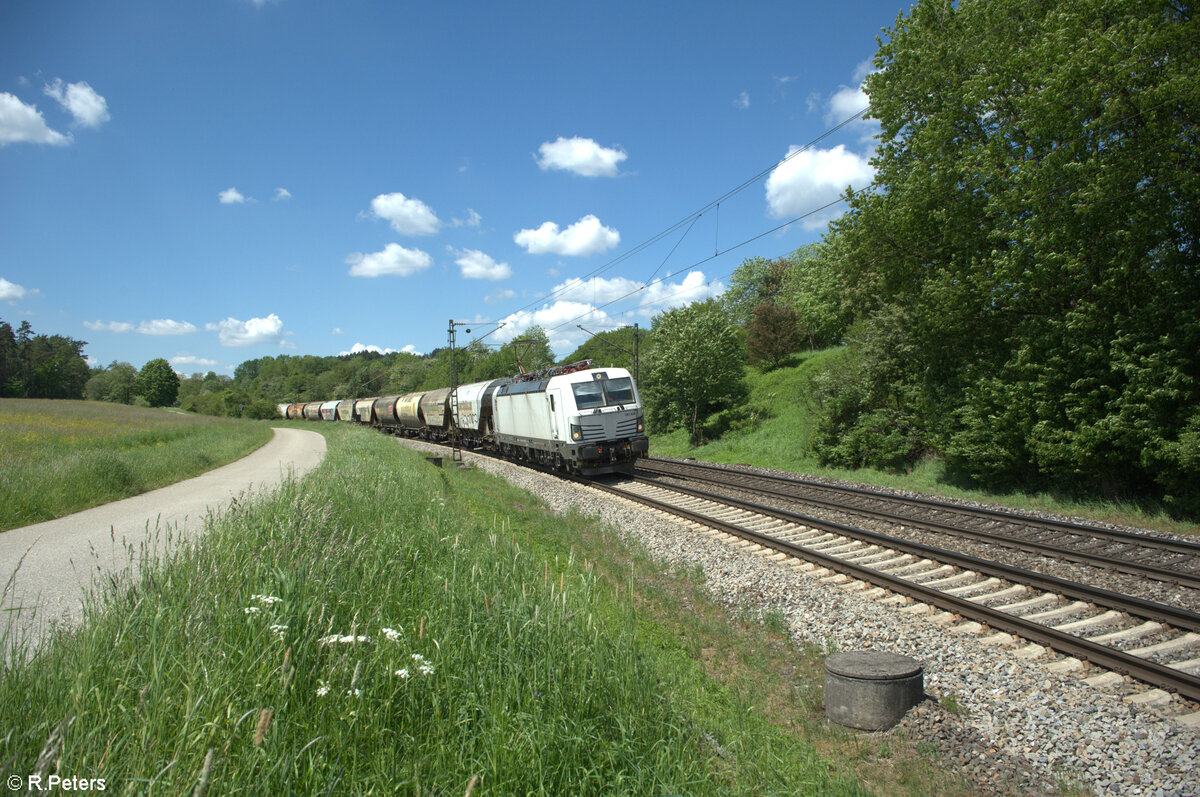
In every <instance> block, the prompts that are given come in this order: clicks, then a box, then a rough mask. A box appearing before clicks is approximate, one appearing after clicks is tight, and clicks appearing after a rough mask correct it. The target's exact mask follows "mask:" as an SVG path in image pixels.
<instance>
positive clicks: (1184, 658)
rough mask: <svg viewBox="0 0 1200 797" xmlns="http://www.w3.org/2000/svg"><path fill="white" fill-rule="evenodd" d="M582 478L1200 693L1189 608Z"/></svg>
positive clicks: (636, 484)
mask: <svg viewBox="0 0 1200 797" xmlns="http://www.w3.org/2000/svg"><path fill="white" fill-rule="evenodd" d="M589 484H590V485H591V486H592V487H594V488H596V489H600V490H603V491H606V492H609V493H611V494H613V495H617V496H620V497H622V498H625V499H628V500H631V501H635V502H637V503H640V504H643V505H645V506H648V507H650V508H652V509H656V510H658V511H661V512H665V513H669V514H671V515H674V516H676V517H680V518H683V519H685V520H687V521H690V522H693V523H697V524H700V525H703V526H706V527H708V528H712V529H716V530H718V531H719V532H721V533H723V534H726V535H732V536H733V537H737V538H739V540H741V541H744V542H738V543H737V544H739V545H743V546H745V547H753V546H758V547H759V548H762V549H769V550H772V551H775V552H776V553H775V554H773V556H776V557H778V558H780V559H782V558H784V557H796V558H798V559H802V560H804V561H806V562H809V563H812V564H813V565H814V566H816V567H818V568H823V569H825V570H827V571H828V574H826V577H828V578H831V579H843V580H846V581H849V580H851V579H853V580H854V581H856V582H861V583H864V584H869V585H873V586H874V588H875V589H876V590H877V591H878V593H877V596H876V597H879V598H880V599H884V600H892V601H893V602H896V603H908V602H909V601H910V600H911V601H915V602H917V603H915V604H913V605H912V606H910V607H902V608H901V611H905V610H914V607H915V610H924V607H926V606H933V607H936V608H938V609H941V610H943V611H945V612H947V613H948V615H949V616H950V618H951V619H952V618H953V616H957V617H961V618H964V622H963V623H960V629H961V630H964V631H966V630H974V631H977V632H978V631H985V630H986V629H991V630H992V631H993V636H996V635H1004V634H1007V635H1010V636H1011V637H1019V638H1021V639H1025V640H1028V641H1029V642H1031V643H1034V645H1036V646H1044V647H1047V648H1051V649H1053V650H1055V651H1058V652H1059V653H1062V654H1063V655H1064V656H1066V657H1068V658H1067V659H1065V660H1064V662H1062V663H1060V666H1061V668H1062V669H1064V670H1067V669H1071V668H1078V667H1080V666H1081V663H1082V662H1083V661H1087V662H1090V663H1092V664H1093V665H1096V666H1098V667H1101V668H1103V669H1104V670H1107V671H1111V672H1112V673H1119V674H1123V675H1128V676H1130V677H1131V678H1134V679H1136V680H1138V681H1141V682H1143V683H1146V684H1150V685H1151V686H1153V687H1157V688H1158V689H1161V690H1167V691H1172V692H1176V693H1178V694H1179V695H1181V696H1182V697H1185V698H1188V699H1189V700H1192V701H1198V702H1200V614H1197V613H1195V612H1191V611H1187V610H1185V609H1181V608H1177V607H1174V606H1168V605H1164V604H1160V603H1154V602H1151V601H1146V600H1142V599H1138V598H1133V597H1130V596H1126V595H1122V594H1119V593H1116V592H1112V591H1108V590H1104V589H1100V588H1097V587H1093V586H1089V585H1086V584H1079V583H1074V582H1071V581H1067V580H1064V579H1059V578H1055V577H1052V576H1047V575H1043V574H1040V573H1036V572H1033V571H1030V570H1023V569H1021V568H1016V567H1011V566H1008V565H1003V564H998V563H996V562H991V561H988V560H984V559H980V558H977V557H972V556H968V555H965V554H961V553H957V552H954V551H949V550H945V549H941V548H936V547H933V546H929V545H922V544H919V543H914V542H910V541H907V540H903V539H900V538H898V537H893V536H889V535H886V534H881V533H878V532H872V531H867V530H865V529H858V528H854V527H852V526H848V525H845V524H841V523H836V522H833V521H829V520H823V519H820V518H815V517H810V516H806V515H801V514H798V513H794V512H789V511H786V510H782V509H777V508H774V507H770V506H765V505H762V504H759V503H755V502H751V501H746V500H741V499H736V498H731V497H728V496H722V495H717V494H714V493H711V492H707V491H705V490H700V489H696V488H689V487H684V486H681V485H674V484H663V483H658V482H655V481H654V480H653V479H647V478H645V477H636V476H635V477H634V478H632V479H629V480H626V481H623V482H617V483H609V484H604V483H600V482H595V481H592V482H589ZM889 594H890V597H889ZM971 624H978V625H975V626H974V627H971ZM1001 639H1002V637H1000V636H996V639H995V641H997V642H999V641H1001ZM1006 641H1012V640H1006ZM1030 652H1033V651H1030ZM1106 678H1119V676H1118V675H1109V674H1107V673H1101V674H1099V675H1096V676H1093V678H1090V679H1089V681H1092V680H1093V679H1095V681H1094V682H1095V683H1102V682H1103V681H1104V679H1106Z"/></svg>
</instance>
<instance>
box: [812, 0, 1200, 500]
mask: <svg viewBox="0 0 1200 797" xmlns="http://www.w3.org/2000/svg"><path fill="white" fill-rule="evenodd" d="M887 33H888V37H887V41H885V42H884V43H883V44H882V45H881V47H880V49H879V52H878V54H877V56H876V59H875V65H876V67H878V69H879V71H877V72H875V73H873V74H872V75H870V76H869V77H868V78H867V84H866V88H867V92H868V94H869V95H870V98H871V115H872V116H874V117H875V118H877V119H878V120H879V122H880V128H881V142H880V147H879V150H878V152H877V155H876V157H875V159H874V160H873V163H874V165H875V167H876V169H877V173H876V181H875V186H874V190H872V191H869V192H864V193H861V194H857V195H854V196H853V197H851V198H850V211H849V212H848V213H847V215H846V216H844V217H843V219H841V220H840V221H839V222H837V223H835V225H834V232H835V234H837V235H840V237H841V238H842V240H843V242H844V246H845V251H844V257H842V258H841V259H840V260H841V262H842V264H843V270H844V274H845V277H846V284H847V296H848V297H849V298H850V299H851V300H852V301H853V302H854V307H855V311H856V313H858V315H859V317H865V316H866V315H868V314H874V313H878V312H891V310H888V309H887V308H898V307H902V308H904V312H905V313H906V314H907V315H908V318H909V321H910V327H909V329H908V330H907V334H908V337H909V341H910V343H911V345H910V346H908V347H907V351H906V353H905V354H904V355H900V354H895V355H892V356H890V357H889V356H884V357H881V358H877V359H874V360H872V362H871V364H870V366H869V367H871V368H876V369H880V370H881V371H882V372H886V371H888V370H889V369H890V370H894V371H900V372H902V373H903V374H904V379H905V380H906V381H905V382H904V383H903V386H902V388H903V389H902V390H901V389H900V388H897V389H896V390H893V391H892V394H893V395H894V394H896V393H898V392H905V393H907V394H909V395H907V398H908V400H910V401H911V402H912V403H913V404H915V406H916V408H917V409H916V412H917V414H918V415H921V416H924V417H936V418H939V419H942V422H941V423H939V424H936V425H933V424H917V425H916V428H917V429H918V431H919V433H920V434H923V435H925V439H924V441H923V442H922V444H921V445H919V446H917V448H921V447H923V446H925V445H932V446H937V447H940V448H942V449H944V450H946V451H947V452H948V453H949V454H950V457H951V459H952V461H953V462H954V463H955V464H957V465H958V466H960V467H962V468H963V469H965V470H967V471H968V472H970V473H972V474H974V475H976V476H977V477H979V478H984V479H988V480H1001V481H1010V482H1016V483H1025V484H1030V483H1035V484H1041V483H1049V482H1053V483H1054V484H1056V485H1057V486H1059V487H1064V486H1066V487H1070V486H1074V487H1078V488H1082V489H1086V490H1094V491H1098V492H1104V493H1112V494H1127V495H1128V494H1142V493H1144V492H1146V491H1148V490H1151V489H1153V490H1157V491H1159V492H1160V493H1161V494H1162V495H1164V496H1165V497H1166V498H1167V500H1168V501H1172V502H1174V504H1175V505H1176V506H1182V505H1183V504H1182V503H1180V502H1186V501H1187V500H1188V496H1186V495H1185V494H1184V493H1182V492H1181V487H1180V485H1186V484H1188V483H1190V484H1192V485H1193V488H1192V490H1191V493H1192V495H1193V496H1194V495H1195V494H1196V491H1195V490H1194V485H1195V484H1196V483H1198V482H1200V471H1197V470H1196V469H1195V463H1196V461H1197V457H1196V453H1195V451H1194V445H1195V442H1194V441H1195V439H1196V436H1197V428H1196V427H1195V423H1196V420H1195V419H1196V418H1197V417H1198V415H1200V411H1198V407H1200V320H1198V313H1197V308H1198V307H1200V261H1198V257H1200V256H1198V254H1197V252H1198V248H1197V246H1196V243H1197V239H1198V238H1200V206H1198V204H1200V114H1197V112H1196V109H1197V108H1200V82H1198V81H1196V80H1195V79H1194V76H1195V75H1196V74H1197V73H1200V48H1197V47H1196V46H1195V42H1196V41H1197V40H1200V21H1198V20H1196V19H1195V18H1194V16H1193V14H1192V12H1191V9H1190V8H1188V7H1187V6H1186V5H1183V4H1178V3H1173V2H1164V1H1162V0H1158V1H1154V0H1135V1H1134V2H1127V1H1126V0H1064V2H1057V3H1044V4H1028V3H1024V2H1020V0H988V2H983V1H982V0H969V1H968V0H962V1H961V2H958V3H952V2H950V1H949V0H935V1H934V2H928V1H925V0H923V1H922V2H919V3H918V4H917V5H916V6H914V7H913V8H912V10H911V13H909V14H908V15H907V16H903V15H902V16H901V17H900V18H898V19H897V21H896V24H895V26H894V27H893V28H892V29H891V30H889V31H888V32H887ZM901 356H905V357H907V358H908V362H907V363H906V364H903V365H902V366H901V365H898V364H897V362H896V361H897V360H898V359H899V358H900V357H901ZM878 381H879V380H878V379H877V378H876V377H875V376H873V375H868V377H867V382H868V383H871V384H874V383H877V382H878ZM888 400H890V399H889V397H888V396H886V395H876V394H874V393H870V392H868V394H867V395H866V397H865V403H861V404H860V405H859V406H860V408H861V410H862V414H863V417H869V416H871V415H872V413H874V412H875V411H876V410H879V409H881V408H883V407H884V406H885V404H882V403H880V402H886V401H888ZM1001 410H1002V411H1001ZM1191 500H1193V501H1196V500H1198V499H1195V498H1193V499H1191Z"/></svg>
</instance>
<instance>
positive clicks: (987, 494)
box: [650, 350, 1200, 534]
mask: <svg viewBox="0 0 1200 797" xmlns="http://www.w3.org/2000/svg"><path fill="white" fill-rule="evenodd" d="M833 353H834V350H827V351H824V352H816V353H813V354H804V355H801V357H800V358H799V363H798V364H797V365H795V366H793V367H784V368H779V369H776V370H775V371H770V372H767V373H762V372H760V371H758V370H757V369H754V368H747V369H746V375H747V379H748V382H749V385H750V398H749V400H748V402H747V405H748V406H749V407H750V414H749V417H748V418H746V419H744V420H742V421H740V425H737V424H735V425H734V426H733V428H730V429H727V430H723V433H721V434H720V436H719V437H717V439H715V440H711V441H709V442H706V443H705V444H703V445H701V446H699V447H698V448H695V449H693V448H691V439H690V435H689V433H688V432H686V431H684V430H676V431H674V432H670V433H667V434H657V435H652V437H651V439H650V453H651V454H657V455H659V456H665V457H694V458H696V459H699V460H703V461H706V462H722V463H740V464H747V465H755V466H757V467H762V468H778V469H780V470H788V471H795V472H798V473H809V474H813V475H819V476H828V477H831V478H835V479H845V480H847V481H853V482H862V483H866V484H875V485H881V486H885V487H897V488H900V489H905V490H918V491H920V492H924V493H929V494H932V495H943V496H949V497H953V498H965V499H968V500H972V501H983V502H987V503H995V504H1002V505H1005V506H1012V507H1018V508H1023V509H1033V510H1041V511H1047V512H1057V513H1060V514H1063V515H1069V516H1075V517H1084V518H1092V519H1095V520H1101V521H1104V522H1108V523H1119V524H1123V525H1131V526H1138V527H1141V528H1152V529H1161V530H1163V531H1172V532H1175V533H1178V534H1197V533H1200V528H1198V527H1197V526H1196V524H1195V523H1188V522H1183V521H1178V520H1174V519H1172V518H1170V517H1169V516H1168V515H1167V514H1166V513H1165V512H1164V511H1162V510H1161V508H1159V507H1157V506H1155V505H1153V504H1136V503H1128V502H1126V503H1122V502H1116V501H1100V500H1094V501H1079V500H1073V499H1072V498H1070V497H1068V496H1063V495H1056V494H1052V493H1044V492H1043V493H1023V492H1006V493H995V492H991V491H988V490H986V489H984V488H982V487H980V486H979V485H976V484H972V483H971V482H970V481H969V480H967V479H964V478H961V477H957V476H955V475H953V474H951V473H949V472H948V471H947V468H946V466H945V463H944V462H942V461H941V460H940V459H936V458H933V459H929V460H926V461H925V462H922V463H921V464H920V465H918V466H917V467H916V468H914V469H913V470H912V471H911V472H908V473H890V472H885V471H879V470H873V469H869V468H864V469H860V470H846V469H843V468H831V467H828V466H825V465H822V464H821V463H820V462H818V461H817V460H816V458H815V457H813V456H812V455H811V454H809V453H808V440H809V435H810V434H811V433H812V428H813V412H812V408H811V407H810V406H809V403H808V402H809V399H808V396H809V395H810V394H811V390H810V384H809V383H810V380H811V379H812V377H813V375H814V374H815V373H816V371H817V370H818V368H820V366H821V363H822V360H823V359H824V358H826V357H828V356H830V355H831V354H833Z"/></svg>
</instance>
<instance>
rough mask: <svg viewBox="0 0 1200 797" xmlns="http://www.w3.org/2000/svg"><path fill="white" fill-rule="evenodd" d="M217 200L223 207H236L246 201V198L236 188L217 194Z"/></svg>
mask: <svg viewBox="0 0 1200 797" xmlns="http://www.w3.org/2000/svg"><path fill="white" fill-rule="evenodd" d="M217 199H219V200H220V201H221V204H222V205H236V204H241V203H242V202H245V201H246V197H244V196H242V192H241V191H239V190H237V189H236V188H226V189H225V190H224V191H221V192H220V193H218V194H217Z"/></svg>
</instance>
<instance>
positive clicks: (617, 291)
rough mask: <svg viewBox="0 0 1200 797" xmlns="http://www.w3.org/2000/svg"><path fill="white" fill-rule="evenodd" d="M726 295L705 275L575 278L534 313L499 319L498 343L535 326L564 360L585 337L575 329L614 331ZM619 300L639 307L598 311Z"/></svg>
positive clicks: (555, 289) (723, 288)
mask: <svg viewBox="0 0 1200 797" xmlns="http://www.w3.org/2000/svg"><path fill="white" fill-rule="evenodd" d="M724 292H725V285H724V284H723V283H721V282H717V281H714V282H713V283H712V284H709V282H708V280H707V279H705V276H704V272H702V271H691V272H689V273H688V274H687V275H686V276H685V277H684V278H683V279H682V280H678V281H674V282H672V281H671V280H670V279H664V280H663V281H662V282H657V283H654V284H652V285H646V284H645V283H643V282H637V281H634V280H629V279H625V278H623V277H617V278H614V279H602V278H595V279H593V280H586V281H585V280H580V279H571V280H567V281H566V282H563V283H560V284H559V285H556V286H555V287H554V290H553V292H552V293H551V294H550V295H551V296H552V297H553V298H554V301H553V302H548V303H546V304H544V305H542V306H541V307H540V308H538V309H536V310H519V311H517V312H515V313H512V314H510V315H508V316H506V317H505V318H503V319H501V320H502V321H503V322H504V324H505V325H504V327H503V328H502V329H501V330H500V331H499V332H497V333H496V337H497V342H500V343H505V342H508V341H510V340H513V339H514V338H519V337H520V336H521V335H522V334H524V333H525V331H526V330H527V329H529V328H530V327H531V326H534V325H537V326H541V327H543V328H544V329H545V330H546V332H547V334H548V335H549V336H550V347H551V348H552V349H554V351H555V352H556V353H558V354H560V355H563V354H567V353H569V352H570V351H571V350H572V349H574V348H576V347H577V346H578V345H579V344H580V343H582V342H583V339H584V338H585V337H586V335H585V333H583V332H581V331H580V330H579V328H578V326H577V325H580V324H582V325H583V326H586V327H588V328H589V329H591V330H592V331H598V330H602V329H614V328H616V327H619V326H623V325H625V324H626V323H633V321H634V320H639V319H645V320H648V319H650V318H652V317H653V316H654V315H655V314H656V313H658V312H660V311H662V310H668V309H670V308H672V307H683V306H685V305H688V304H691V303H693V302H699V301H704V300H705V299H709V298H712V297H714V296H720V295H721V294H722V293H724ZM621 300H625V301H628V302H630V303H636V306H635V308H634V309H633V310H629V311H623V312H616V313H615V314H614V311H613V310H612V308H605V307H599V306H598V305H604V304H609V303H613V302H618V301H621ZM558 327H561V328H558Z"/></svg>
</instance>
